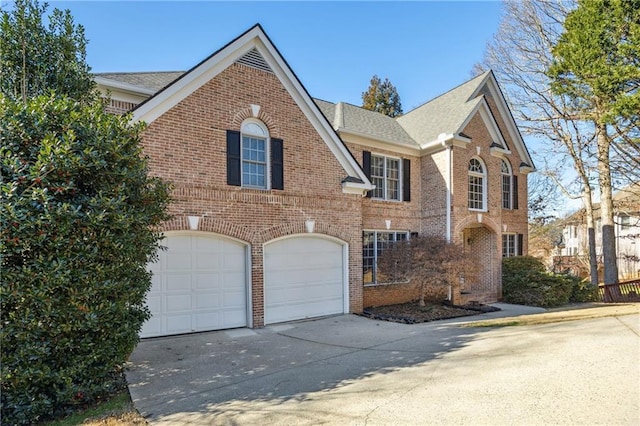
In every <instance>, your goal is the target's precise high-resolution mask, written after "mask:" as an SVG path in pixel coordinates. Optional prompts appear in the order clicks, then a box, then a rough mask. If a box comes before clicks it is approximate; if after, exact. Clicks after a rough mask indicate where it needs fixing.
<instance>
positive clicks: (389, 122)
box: [95, 71, 487, 147]
mask: <svg viewBox="0 0 640 426" xmlns="http://www.w3.org/2000/svg"><path fill="white" fill-rule="evenodd" d="M183 74H184V71H165V72H126V73H97V74H95V75H96V77H102V78H105V79H109V80H113V81H116V82H120V83H127V84H131V85H134V86H138V87H142V88H145V89H149V90H154V91H156V92H157V91H159V90H160V89H163V88H164V87H166V86H167V85H169V84H170V83H172V82H173V81H175V80H176V79H177V78H178V77H180V76H181V75H183ZM486 75H487V73H484V74H481V75H479V76H477V77H475V78H473V79H472V80H469V81H467V82H466V83H463V84H461V85H460V86H458V87H456V88H454V89H452V90H450V91H448V92H447V93H445V94H443V95H440V96H438V97H436V98H434V99H432V100H431V101H428V102H426V103H425V104H423V105H421V106H419V107H418V108H416V109H414V110H412V111H410V112H408V113H406V114H405V115H402V116H400V117H397V118H395V119H394V118H391V117H388V116H386V115H384V114H380V113H378V112H374V111H369V110H366V109H364V108H361V107H358V106H355V105H351V104H348V103H344V102H339V103H337V104H334V103H331V102H327V101H323V100H320V99H314V102H315V103H316V105H318V107H319V108H320V111H322V113H323V114H324V115H325V117H327V120H328V121H329V123H331V125H332V126H333V127H334V128H335V129H338V130H343V131H345V132H351V133H355V134H360V135H363V136H368V137H371V138H373V139H378V140H382V141H387V142H395V143H399V144H404V145H407V146H412V147H416V146H417V145H418V144H423V143H427V142H431V141H434V140H436V139H437V138H438V135H440V134H441V133H456V132H458V131H460V126H461V125H462V123H463V122H464V121H465V120H466V119H467V117H468V116H469V114H470V113H471V111H472V110H473V109H474V108H475V107H476V106H477V104H478V102H480V101H481V99H482V97H481V96H478V97H475V98H473V99H470V98H471V95H472V94H473V93H474V92H475V91H476V90H477V89H478V87H479V85H480V84H481V83H482V82H483V81H484V79H485V77H486Z"/></svg>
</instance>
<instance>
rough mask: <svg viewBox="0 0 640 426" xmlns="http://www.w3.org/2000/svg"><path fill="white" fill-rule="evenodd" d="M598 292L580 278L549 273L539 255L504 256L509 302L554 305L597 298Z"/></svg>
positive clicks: (505, 293) (504, 281)
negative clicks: (536, 256) (537, 256)
mask: <svg viewBox="0 0 640 426" xmlns="http://www.w3.org/2000/svg"><path fill="white" fill-rule="evenodd" d="M596 291H597V289H595V288H593V287H592V286H591V285H590V284H589V283H584V282H583V281H582V280H580V279H579V278H577V277H573V276H571V275H566V274H551V273H548V272H546V270H545V267H544V264H543V263H542V262H541V261H540V260H539V259H537V258H535V257H532V256H517V257H507V258H504V259H502V296H503V300H504V301H505V302H507V303H515V304H519V305H531V306H540V307H543V308H552V307H557V306H562V305H566V304H567V303H569V302H588V301H592V300H595V295H596Z"/></svg>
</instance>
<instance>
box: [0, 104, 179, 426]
mask: <svg viewBox="0 0 640 426" xmlns="http://www.w3.org/2000/svg"><path fill="white" fill-rule="evenodd" d="M103 107H104V105H103V104H101V103H100V102H95V103H94V104H93V105H86V104H80V103H77V102H75V101H73V100H70V99H69V98H56V97H55V96H53V95H52V96H40V97H36V98H33V99H30V100H28V101H27V102H26V103H23V102H15V101H13V100H11V99H9V98H6V97H3V96H2V95H0V172H1V175H2V181H1V182H0V219H1V220H0V237H1V238H0V244H1V245H0V256H1V264H0V274H1V276H0V279H1V282H2V286H1V290H0V300H1V306H0V309H1V312H2V327H1V328H0V341H1V342H2V345H1V354H2V366H1V379H2V385H1V386H2V389H1V390H2V392H1V393H2V396H1V401H2V422H3V424H26V423H34V422H37V421H40V420H41V419H43V418H46V417H48V416H56V415H60V414H63V413H65V412H68V411H69V410H71V409H73V408H74V407H76V406H82V405H85V404H87V403H90V402H92V401H94V400H96V399H97V398H100V397H102V396H104V395H106V394H108V393H110V392H111V391H113V388H114V386H116V384H117V383H118V376H119V373H120V372H121V368H122V365H123V363H124V362H125V361H126V359H127V357H128V356H129V354H130V353H131V351H132V350H133V348H134V347H135V345H136V343H137V341H138V332H139V330H140V328H141V326H142V324H143V322H144V321H145V320H146V319H147V318H148V316H149V312H148V309H147V308H146V306H145V302H144V300H145V294H146V292H147V291H148V289H149V287H150V274H149V272H148V271H147V270H146V265H147V262H149V260H150V259H153V258H154V256H155V252H156V250H157V248H158V242H159V236H160V235H159V233H158V232H156V231H154V229H155V228H156V227H157V225H158V224H159V223H160V222H161V221H163V220H165V219H166V214H165V210H166V206H167V203H168V191H167V188H166V186H165V185H164V184H163V183H162V182H161V181H160V180H158V179H154V178H150V177H148V175H147V161H146V159H145V158H144V156H143V155H142V152H141V147H140V131H141V129H142V126H141V125H131V124H129V122H128V119H129V118H128V117H118V116H114V115H109V114H106V113H105V112H104V108H103Z"/></svg>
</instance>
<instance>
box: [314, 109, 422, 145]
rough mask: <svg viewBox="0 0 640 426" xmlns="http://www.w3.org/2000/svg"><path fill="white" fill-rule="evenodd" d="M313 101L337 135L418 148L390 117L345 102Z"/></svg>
mask: <svg viewBox="0 0 640 426" xmlns="http://www.w3.org/2000/svg"><path fill="white" fill-rule="evenodd" d="M314 100H315V102H316V104H317V105H318V106H319V107H320V109H321V110H322V112H323V113H324V115H325V117H327V119H328V120H329V122H330V123H331V124H332V125H333V128H334V129H335V130H336V131H337V132H339V133H350V134H353V135H357V136H364V137H367V138H374V139H377V140H380V141H384V142H388V143H394V144H400V145H407V146H410V147H412V148H416V149H417V148H418V145H417V144H416V142H415V141H414V140H413V139H412V138H411V136H409V135H408V134H407V132H406V131H405V130H404V129H403V128H402V126H401V125H400V124H399V123H398V122H397V121H396V120H395V119H393V118H391V117H388V116H386V115H384V114H380V113H378V112H374V111H369V110H367V109H364V108H361V107H358V106H355V105H351V104H348V103H345V102H339V103H337V104H333V103H331V102H327V101H323V100H320V99H314Z"/></svg>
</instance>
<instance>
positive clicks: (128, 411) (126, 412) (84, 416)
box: [44, 388, 149, 426]
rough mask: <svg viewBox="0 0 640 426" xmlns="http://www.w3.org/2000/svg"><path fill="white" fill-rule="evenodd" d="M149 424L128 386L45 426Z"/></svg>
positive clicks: (138, 425)
mask: <svg viewBox="0 0 640 426" xmlns="http://www.w3.org/2000/svg"><path fill="white" fill-rule="evenodd" d="M148 424H149V423H148V422H147V421H146V420H145V419H144V417H142V416H141V415H140V413H138V411H137V410H136V409H135V407H134V406H133V402H131V397H130V396H129V391H128V390H127V389H126V388H125V389H124V390H123V391H122V392H120V393H117V394H116V395H114V396H113V397H112V398H111V399H109V400H106V401H101V402H99V403H98V404H96V405H95V406H93V407H89V408H87V409H85V410H82V411H78V412H76V413H74V414H71V415H70V416H67V417H65V418H63V419H59V420H53V421H50V422H47V423H44V425H45V426H73V425H89V426H125V425H134V426H142V425H148Z"/></svg>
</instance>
